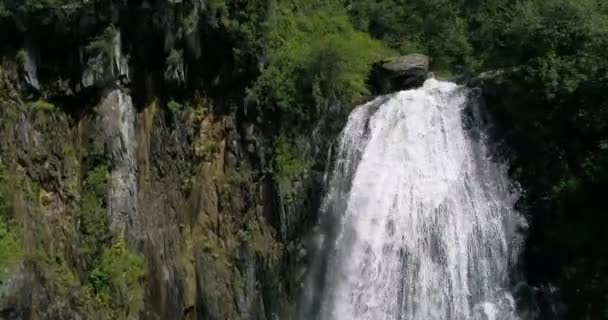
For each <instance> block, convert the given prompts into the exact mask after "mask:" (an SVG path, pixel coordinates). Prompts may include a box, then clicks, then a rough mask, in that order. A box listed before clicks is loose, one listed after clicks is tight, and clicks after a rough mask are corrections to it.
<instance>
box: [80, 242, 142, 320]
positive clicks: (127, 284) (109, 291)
mask: <svg viewBox="0 0 608 320" xmlns="http://www.w3.org/2000/svg"><path fill="white" fill-rule="evenodd" d="M144 275H145V273H144V262H143V259H142V258H141V257H139V256H137V255H135V254H133V253H132V252H131V251H129V250H128V249H127V248H126V246H125V243H124V241H123V240H119V241H118V242H116V243H115V244H114V245H113V246H112V247H111V248H108V249H106V250H105V251H104V253H103V258H102V260H101V265H100V266H99V267H97V268H95V269H94V270H93V271H92V272H91V274H90V275H89V280H90V294H91V295H92V296H93V299H94V307H93V308H94V309H95V313H96V314H100V313H101V314H103V315H104V319H120V320H131V319H139V312H140V311H141V309H142V307H143V294H144V286H143V279H144Z"/></svg>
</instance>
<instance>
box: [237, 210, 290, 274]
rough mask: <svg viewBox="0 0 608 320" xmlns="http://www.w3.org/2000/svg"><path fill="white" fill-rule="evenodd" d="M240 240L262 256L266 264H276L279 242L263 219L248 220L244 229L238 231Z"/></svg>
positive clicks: (280, 247)
mask: <svg viewBox="0 0 608 320" xmlns="http://www.w3.org/2000/svg"><path fill="white" fill-rule="evenodd" d="M238 236H239V239H240V241H241V242H243V243H245V244H246V245H247V247H248V248H249V249H250V250H251V251H253V253H255V254H256V255H257V256H258V257H260V258H262V260H263V261H264V263H266V264H267V265H268V266H271V267H272V266H276V265H277V263H278V261H279V259H280V257H281V249H282V246H281V244H280V243H279V242H278V241H277V240H276V236H275V233H274V230H273V229H272V227H271V226H270V225H268V223H267V222H265V221H264V220H263V219H262V220H258V219H254V220H252V221H250V222H249V223H248V225H247V228H246V229H245V230H239V233H238Z"/></svg>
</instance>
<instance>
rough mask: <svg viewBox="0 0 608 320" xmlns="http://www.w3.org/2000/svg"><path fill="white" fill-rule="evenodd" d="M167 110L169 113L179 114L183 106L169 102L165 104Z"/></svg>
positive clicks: (172, 101)
mask: <svg viewBox="0 0 608 320" xmlns="http://www.w3.org/2000/svg"><path fill="white" fill-rule="evenodd" d="M167 108H169V110H171V112H179V111H180V110H182V109H183V108H184V106H183V105H182V104H181V103H179V102H176V101H175V100H171V101H169V102H168V103H167Z"/></svg>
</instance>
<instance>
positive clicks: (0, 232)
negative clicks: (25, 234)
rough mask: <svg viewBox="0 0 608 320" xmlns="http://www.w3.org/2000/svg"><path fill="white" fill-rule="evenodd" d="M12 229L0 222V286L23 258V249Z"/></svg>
mask: <svg viewBox="0 0 608 320" xmlns="http://www.w3.org/2000/svg"><path fill="white" fill-rule="evenodd" d="M13 228H14V226H11V225H10V224H7V223H6V222H4V221H3V220H0V284H1V283H2V282H3V280H4V278H5V277H6V276H7V275H8V274H10V272H11V269H12V268H14V267H15V266H16V265H17V263H18V262H19V261H21V260H22V258H23V249H21V245H20V243H19V239H18V238H17V235H16V234H15V232H14V231H13V230H12V229H13Z"/></svg>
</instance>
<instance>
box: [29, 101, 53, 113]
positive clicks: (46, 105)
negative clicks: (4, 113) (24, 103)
mask: <svg viewBox="0 0 608 320" xmlns="http://www.w3.org/2000/svg"><path fill="white" fill-rule="evenodd" d="M29 107H30V109H32V111H34V112H52V111H54V110H55V105H54V104H52V103H50V102H48V101H44V100H37V101H34V102H30V103H29Z"/></svg>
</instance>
